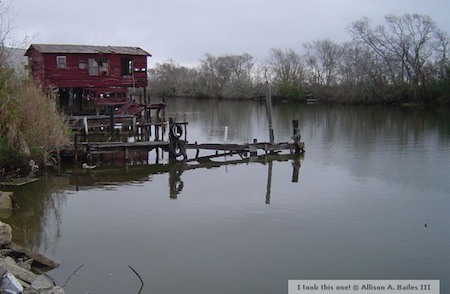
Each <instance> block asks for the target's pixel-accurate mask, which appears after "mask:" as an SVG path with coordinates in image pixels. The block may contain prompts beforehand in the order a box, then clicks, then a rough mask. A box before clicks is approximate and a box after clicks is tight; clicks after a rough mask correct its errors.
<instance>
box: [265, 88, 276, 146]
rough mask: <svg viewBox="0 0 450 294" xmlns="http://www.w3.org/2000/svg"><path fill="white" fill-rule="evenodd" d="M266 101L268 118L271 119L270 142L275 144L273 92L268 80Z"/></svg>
mask: <svg viewBox="0 0 450 294" xmlns="http://www.w3.org/2000/svg"><path fill="white" fill-rule="evenodd" d="M266 103H267V120H268V121H269V143H270V144H273V142H274V141H275V138H274V134H273V123H272V93H271V91H270V84H269V82H268V81H266Z"/></svg>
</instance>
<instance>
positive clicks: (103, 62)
mask: <svg viewBox="0 0 450 294" xmlns="http://www.w3.org/2000/svg"><path fill="white" fill-rule="evenodd" d="M88 67H89V75H90V76H109V63H108V60H107V59H94V58H90V59H89V60H88Z"/></svg>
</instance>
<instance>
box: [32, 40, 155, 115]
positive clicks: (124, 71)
mask: <svg viewBox="0 0 450 294" xmlns="http://www.w3.org/2000/svg"><path fill="white" fill-rule="evenodd" d="M25 56H27V57H28V65H29V68H30V72H31V75H32V76H33V77H34V79H35V81H36V82H37V83H39V84H40V85H41V86H42V87H43V89H45V90H46V91H52V92H56V93H57V94H58V97H59V102H60V105H61V108H62V109H63V110H64V111H66V112H67V113H69V114H86V113H89V112H93V111H96V112H97V113H98V112H99V111H101V110H102V109H108V108H107V107H106V106H111V107H114V109H115V110H116V111H118V110H119V111H120V110H122V112H123V113H126V114H136V113H138V112H140V111H141V110H142V109H143V106H142V105H144V104H146V103H149V101H148V98H147V93H146V87H147V84H148V77H147V58H148V57H151V54H150V53H148V52H147V51H145V50H143V49H141V48H139V47H125V46H91V45H60V44H31V45H30V47H29V48H28V49H27V50H26V52H25ZM135 93H139V94H138V95H135ZM133 94H134V97H133Z"/></svg>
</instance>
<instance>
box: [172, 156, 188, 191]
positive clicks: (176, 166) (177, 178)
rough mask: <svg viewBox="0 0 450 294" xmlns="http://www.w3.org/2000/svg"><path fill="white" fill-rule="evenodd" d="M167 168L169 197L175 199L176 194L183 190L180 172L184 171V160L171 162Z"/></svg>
mask: <svg viewBox="0 0 450 294" xmlns="http://www.w3.org/2000/svg"><path fill="white" fill-rule="evenodd" d="M171 165H172V166H171V168H170V169H169V189H170V194H169V195H170V198H171V199H177V197H178V194H180V193H181V191H182V190H183V186H184V183H183V181H182V180H181V174H182V173H183V171H184V166H185V162H184V161H182V162H173V163H172V164H171Z"/></svg>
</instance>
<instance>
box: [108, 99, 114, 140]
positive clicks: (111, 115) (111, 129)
mask: <svg viewBox="0 0 450 294" xmlns="http://www.w3.org/2000/svg"><path fill="white" fill-rule="evenodd" d="M109 111H110V112H109V132H110V133H111V135H113V134H114V105H110V106H109Z"/></svg>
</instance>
